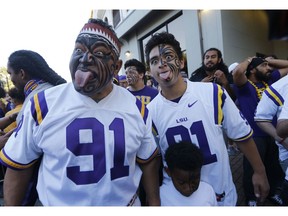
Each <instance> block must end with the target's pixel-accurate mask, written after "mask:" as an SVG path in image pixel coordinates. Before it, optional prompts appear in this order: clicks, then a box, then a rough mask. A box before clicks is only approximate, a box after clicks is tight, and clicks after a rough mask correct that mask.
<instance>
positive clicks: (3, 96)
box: [0, 86, 9, 118]
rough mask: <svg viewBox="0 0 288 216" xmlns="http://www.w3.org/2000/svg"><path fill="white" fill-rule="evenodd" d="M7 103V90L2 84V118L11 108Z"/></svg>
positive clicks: (0, 106) (0, 89)
mask: <svg viewBox="0 0 288 216" xmlns="http://www.w3.org/2000/svg"><path fill="white" fill-rule="evenodd" d="M7 104H8V101H6V91H5V89H4V88H3V87H2V86H0V118H2V117H4V116H5V114H6V112H8V111H9V109H7Z"/></svg>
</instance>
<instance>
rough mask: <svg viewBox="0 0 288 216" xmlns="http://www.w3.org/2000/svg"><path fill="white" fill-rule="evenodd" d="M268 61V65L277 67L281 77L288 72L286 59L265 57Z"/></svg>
mask: <svg viewBox="0 0 288 216" xmlns="http://www.w3.org/2000/svg"><path fill="white" fill-rule="evenodd" d="M265 60H266V61H268V64H269V66H271V67H273V68H277V69H278V70H279V72H280V75H281V77H283V76H285V75H287V73H288V60H285V59H273V58H269V57H268V58H265Z"/></svg>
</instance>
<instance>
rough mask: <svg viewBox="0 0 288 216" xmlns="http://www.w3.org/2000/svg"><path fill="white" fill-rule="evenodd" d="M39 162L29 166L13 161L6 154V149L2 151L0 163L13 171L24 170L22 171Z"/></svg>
mask: <svg viewBox="0 0 288 216" xmlns="http://www.w3.org/2000/svg"><path fill="white" fill-rule="evenodd" d="M36 161H37V159H36V160H34V161H32V162H31V163H29V164H21V163H17V162H15V161H13V160H12V159H11V158H10V157H8V155H7V154H6V153H5V150H4V148H3V149H2V150H1V151H0V163H1V164H3V165H4V166H7V167H9V168H11V169H13V170H22V169H27V168H28V167H30V166H32V165H33V164H34V163H35V162H36Z"/></svg>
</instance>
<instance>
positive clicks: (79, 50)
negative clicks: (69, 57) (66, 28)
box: [74, 48, 82, 55]
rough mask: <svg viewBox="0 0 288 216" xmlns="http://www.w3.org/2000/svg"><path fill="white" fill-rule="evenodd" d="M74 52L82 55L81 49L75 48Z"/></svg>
mask: <svg viewBox="0 0 288 216" xmlns="http://www.w3.org/2000/svg"><path fill="white" fill-rule="evenodd" d="M74 52H75V53H76V54H78V55H79V54H81V53H82V49H80V48H76V49H75V51H74Z"/></svg>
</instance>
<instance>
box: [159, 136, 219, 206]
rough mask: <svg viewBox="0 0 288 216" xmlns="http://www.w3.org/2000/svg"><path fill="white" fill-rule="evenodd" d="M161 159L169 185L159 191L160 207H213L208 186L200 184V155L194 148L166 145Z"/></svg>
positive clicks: (191, 146)
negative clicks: (168, 177) (163, 158)
mask: <svg viewBox="0 0 288 216" xmlns="http://www.w3.org/2000/svg"><path fill="white" fill-rule="evenodd" d="M164 157H165V161H166V164H167V167H164V169H165V171H166V173H167V174H168V175H169V176H170V177H171V179H172V181H170V182H169V183H168V184H163V185H162V186H161V187H160V198H161V206H217V200H216V196H215V191H214V190H213V188H212V186H211V185H209V184H208V183H206V182H204V181H201V180H200V179H201V168H202V165H203V155H202V152H201V150H200V149H199V148H198V147H197V146H196V145H194V144H193V143H186V142H182V141H181V142H179V143H177V145H170V146H169V147H168V148H167V150H166V152H165V156H164Z"/></svg>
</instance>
